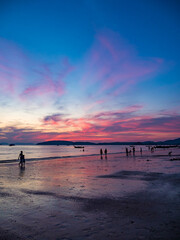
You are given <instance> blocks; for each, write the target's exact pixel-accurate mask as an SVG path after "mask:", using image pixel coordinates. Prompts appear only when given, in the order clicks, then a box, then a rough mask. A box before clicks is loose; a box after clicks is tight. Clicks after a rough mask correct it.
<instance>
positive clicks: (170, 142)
mask: <svg viewBox="0 0 180 240" xmlns="http://www.w3.org/2000/svg"><path fill="white" fill-rule="evenodd" d="M37 145H180V138H177V139H174V140H166V141H159V142H154V141H145V142H108V143H107V142H104V143H93V142H73V141H60V140H59V141H58V140H56V141H45V142H40V143H37Z"/></svg>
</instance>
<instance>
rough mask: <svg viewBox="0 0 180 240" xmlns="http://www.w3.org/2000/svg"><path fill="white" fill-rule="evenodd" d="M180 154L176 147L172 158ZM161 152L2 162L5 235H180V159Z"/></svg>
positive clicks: (171, 239) (0, 230)
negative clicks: (22, 162) (22, 163)
mask: <svg viewBox="0 0 180 240" xmlns="http://www.w3.org/2000/svg"><path fill="white" fill-rule="evenodd" d="M172 157H176V158H179V157H180V155H179V153H178V152H177V153H176V155H174V156H172ZM172 157H169V156H167V154H166V153H164V152H163V151H161V152H159V153H153V154H150V153H149V154H147V153H146V154H145V155H142V156H141V155H140V154H139V155H138V154H137V156H134V157H133V156H129V157H126V156H123V154H111V155H108V157H107V159H106V158H105V157H104V156H103V159H100V157H99V156H92V157H77V158H70V159H68V158H66V159H59V160H58V159H54V160H52V159H51V160H46V161H29V162H27V163H26V166H25V168H19V166H18V164H17V163H14V162H13V163H3V164H1V165H0V239H8V240H9V239H13V240H16V239H30V240H31V239H32V240H33V239H35V240H41V239H42V240H49V239H51V240H55V239H56V240H58V239H59V240H60V239H61V240H68V239H73V240H81V239H82V240H84V239H85V240H86V239H91V240H96V239H98V240H101V239H105V240H106V239H108V240H109V239H115V240H116V239H117V240H120V239H121V240H131V239H132V240H135V239H149V240H156V239H157V240H160V239H163V240H166V239H167V240H175V239H176V240H178V239H180V228H179V224H180V214H179V213H180V188H179V187H180V171H179V170H180V161H170V159H171V158H172Z"/></svg>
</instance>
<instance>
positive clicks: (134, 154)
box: [133, 147, 135, 155]
mask: <svg viewBox="0 0 180 240" xmlns="http://www.w3.org/2000/svg"><path fill="white" fill-rule="evenodd" d="M133 155H135V147H133Z"/></svg>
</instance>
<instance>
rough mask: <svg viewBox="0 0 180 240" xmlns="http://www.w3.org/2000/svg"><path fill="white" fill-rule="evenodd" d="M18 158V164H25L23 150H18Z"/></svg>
mask: <svg viewBox="0 0 180 240" xmlns="http://www.w3.org/2000/svg"><path fill="white" fill-rule="evenodd" d="M18 160H19V165H20V166H22V165H24V164H25V157H24V154H23V151H21V152H20V154H19V157H18Z"/></svg>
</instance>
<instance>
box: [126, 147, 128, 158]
mask: <svg viewBox="0 0 180 240" xmlns="http://www.w3.org/2000/svg"><path fill="white" fill-rule="evenodd" d="M126 156H128V148H127V147H126Z"/></svg>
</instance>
